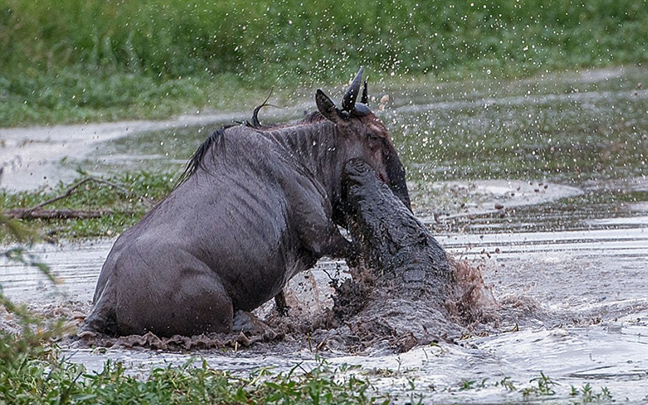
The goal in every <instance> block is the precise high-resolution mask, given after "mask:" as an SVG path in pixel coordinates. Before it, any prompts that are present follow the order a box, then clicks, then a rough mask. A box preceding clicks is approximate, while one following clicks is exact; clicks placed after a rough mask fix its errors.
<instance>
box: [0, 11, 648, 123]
mask: <svg viewBox="0 0 648 405" xmlns="http://www.w3.org/2000/svg"><path fill="white" fill-rule="evenodd" d="M647 19H648V5H647V3H646V1H645V0H643V1H635V0H622V1H612V0H593V1H567V0H563V1H559V2H554V3H552V4H551V6H550V7H548V6H545V5H543V4H542V2H536V1H519V2H510V1H504V0H498V1H489V2H472V3H471V2H452V1H449V0H442V1H431V2H425V3H421V2H417V1H413V0H405V1H399V2H394V1H377V2H373V3H362V2H360V3H359V2H342V3H331V2H325V1H322V0H315V1H310V2H301V1H295V0H284V1H280V2H277V1H269V0H263V1H260V2H254V3H250V2H247V1H243V0H228V1H220V2H214V1H208V0H201V1H195V2H190V3H186V2H178V1H171V0H148V1H133V0H126V1H106V2H90V1H87V0H62V1H56V0H40V1H38V2H29V1H22V0H0V125H1V126H15V125H26V124H34V123H58V122H80V121H87V120H92V121H98V120H101V121H106V120H115V119H123V118H135V117H150V118H160V117H166V116H169V115H173V114H179V113H186V112H192V111H195V110H197V109H205V108H209V109H223V108H236V106H238V105H239V104H240V103H241V102H245V101H249V100H251V99H252V100H255V101H260V100H262V99H263V96H262V95H261V94H262V93H265V92H266V91H267V90H268V89H270V88H275V89H277V91H278V92H281V91H282V89H283V90H285V91H288V92H289V91H290V90H291V89H292V90H294V89H296V88H300V87H312V86H315V85H322V83H336V84H339V83H340V81H341V80H342V81H344V80H346V79H347V78H348V77H350V75H351V74H352V73H353V72H354V71H355V70H356V69H357V67H358V66H360V65H364V66H367V67H368V71H369V72H370V74H371V76H372V79H373V81H374V82H376V81H390V80H403V78H407V77H425V78H426V79H427V80H435V81H440V80H464V79H467V78H481V77H487V76H488V77H498V78H505V77H522V76H524V77H526V76H530V75H534V74H537V73H541V72H546V71H555V70H565V69H576V68H585V67H603V66H611V65H622V64H642V63H645V62H646V61H647V59H648V51H647V49H646V46H647V45H646V44H648V31H646V30H645V29H643V24H644V21H646V20H647Z"/></svg>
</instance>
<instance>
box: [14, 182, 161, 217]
mask: <svg viewBox="0 0 648 405" xmlns="http://www.w3.org/2000/svg"><path fill="white" fill-rule="evenodd" d="M90 181H93V182H95V183H100V184H105V185H107V186H110V187H112V188H115V189H118V190H120V191H122V192H124V193H126V194H132V191H130V190H128V189H127V188H126V187H124V186H122V185H120V184H117V183H113V182H111V181H108V180H103V179H98V178H96V177H86V178H84V179H82V180H79V181H78V182H76V183H74V184H73V185H72V186H70V187H69V188H68V189H67V190H65V191H64V192H63V193H62V194H60V195H57V196H55V197H52V198H50V199H49V200H46V201H43V202H41V203H39V204H36V205H34V206H33V207H30V208H14V209H9V210H6V211H4V212H3V214H4V215H5V216H7V217H10V218H15V219H86V218H99V217H101V216H103V215H109V214H112V213H113V211H112V210H73V209H66V208H62V209H53V210H47V209H43V207H45V206H46V205H49V204H52V203H54V202H56V201H59V200H62V199H64V198H67V197H69V196H70V195H72V193H74V192H75V191H76V190H77V189H78V188H79V187H81V186H82V185H84V184H86V183H88V182H90ZM138 197H139V198H141V199H142V201H144V202H145V203H146V205H148V206H152V205H153V201H151V200H150V199H148V198H145V197H140V196H138Z"/></svg>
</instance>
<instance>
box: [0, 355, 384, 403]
mask: <svg viewBox="0 0 648 405" xmlns="http://www.w3.org/2000/svg"><path fill="white" fill-rule="evenodd" d="M347 368H348V366H342V367H341V368H334V367H332V366H329V365H328V363H326V362H325V361H320V362H319V363H318V364H317V365H316V366H315V367H312V368H309V369H306V368H302V367H300V366H296V367H295V368H294V369H293V370H291V371H290V372H288V373H271V372H270V371H268V370H265V369H261V370H257V371H256V372H254V373H251V374H250V375H249V376H246V377H241V376H235V375H232V374H230V373H229V372H226V371H218V370H214V369H213V368H211V367H209V366H208V364H207V363H206V362H205V361H202V362H199V363H198V364H195V362H194V360H189V361H188V362H187V363H186V364H185V365H182V366H171V365H168V366H166V367H155V368H153V369H152V370H150V371H149V372H147V374H148V375H146V376H139V377H138V376H134V375H132V374H133V373H129V370H128V369H127V368H125V367H124V365H123V364H122V363H112V362H110V361H108V362H106V364H105V365H104V368H103V370H101V371H100V372H89V371H88V370H86V369H85V367H83V366H82V365H79V364H74V363H71V362H68V361H66V360H58V361H56V360H46V359H41V358H33V359H24V360H22V361H21V362H20V363H19V364H11V363H9V364H5V365H3V366H0V379H1V380H2V381H1V384H0V401H3V402H5V403H16V404H18V403H25V404H27V403H30V404H32V403H41V404H48V403H52V404H54V403H56V404H65V403H69V404H96V403H103V404H123V403H138V404H207V403H218V404H246V403H254V404H387V403H390V399H389V396H388V395H384V394H379V393H378V392H377V391H376V390H375V389H374V388H373V387H372V386H371V384H370V383H369V381H367V380H366V379H362V378H357V377H355V376H354V375H353V374H351V375H346V374H345V372H346V369H347Z"/></svg>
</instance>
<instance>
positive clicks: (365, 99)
mask: <svg viewBox="0 0 648 405" xmlns="http://www.w3.org/2000/svg"><path fill="white" fill-rule="evenodd" d="M360 102H361V103H362V104H366V105H367V104H369V95H368V94H367V79H365V81H364V87H363V89H362V98H361V99H360Z"/></svg>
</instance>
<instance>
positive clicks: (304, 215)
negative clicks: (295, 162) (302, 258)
mask: <svg viewBox="0 0 648 405" xmlns="http://www.w3.org/2000/svg"><path fill="white" fill-rule="evenodd" d="M301 180H302V181H298V182H297V183H296V185H293V186H296V187H294V188H292V190H291V191H292V193H291V194H292V195H291V196H290V197H291V199H292V201H293V212H292V215H291V216H292V219H293V221H292V222H293V226H294V227H295V229H296V230H297V232H298V233H299V236H300V240H301V243H302V246H303V247H304V248H305V249H306V250H307V251H309V252H310V253H311V254H312V255H313V258H314V259H315V260H317V259H319V258H320V257H322V256H328V257H333V258H340V259H346V258H349V257H351V256H352V255H353V252H354V249H353V245H352V243H351V242H350V241H349V240H347V239H346V238H345V237H344V236H342V234H341V233H340V230H339V229H338V227H337V225H335V223H334V222H333V209H332V207H331V202H330V200H329V199H328V198H327V197H326V196H325V195H326V194H325V193H324V191H323V189H322V186H321V185H319V184H315V183H313V182H312V181H303V180H304V179H301Z"/></svg>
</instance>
